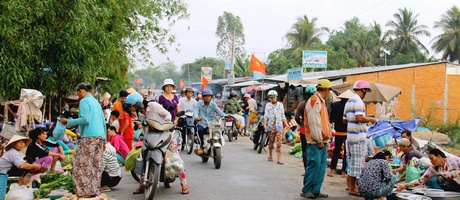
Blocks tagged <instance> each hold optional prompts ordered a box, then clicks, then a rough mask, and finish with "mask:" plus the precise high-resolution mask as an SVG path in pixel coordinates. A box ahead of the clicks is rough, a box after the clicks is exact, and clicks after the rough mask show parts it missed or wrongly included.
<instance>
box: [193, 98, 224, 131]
mask: <svg viewBox="0 0 460 200" xmlns="http://www.w3.org/2000/svg"><path fill="white" fill-rule="evenodd" d="M215 114H217V115H218V116H221V117H225V116H227V115H226V114H225V113H224V112H222V110H220V109H219V107H218V106H217V104H216V103H214V102H212V101H211V102H209V105H208V106H205V105H204V101H203V100H201V101H199V102H197V103H196V104H195V110H194V112H193V117H194V118H195V119H196V118H198V117H202V118H204V119H207V120H208V122H209V123H214V121H215V117H214V115H215ZM197 125H200V126H201V127H203V128H207V127H208V125H207V124H206V122H205V120H201V121H199V122H198V124H197Z"/></svg>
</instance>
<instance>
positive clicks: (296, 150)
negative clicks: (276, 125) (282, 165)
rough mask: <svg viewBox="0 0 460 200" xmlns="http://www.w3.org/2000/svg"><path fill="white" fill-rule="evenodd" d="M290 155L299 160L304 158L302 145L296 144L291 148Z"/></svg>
mask: <svg viewBox="0 0 460 200" xmlns="http://www.w3.org/2000/svg"><path fill="white" fill-rule="evenodd" d="M289 153H290V154H293V155H294V156H295V157H297V158H302V144H301V143H295V145H294V146H293V147H292V148H291V152H289Z"/></svg>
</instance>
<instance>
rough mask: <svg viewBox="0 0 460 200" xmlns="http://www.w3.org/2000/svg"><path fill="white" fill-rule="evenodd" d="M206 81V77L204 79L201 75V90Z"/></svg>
mask: <svg viewBox="0 0 460 200" xmlns="http://www.w3.org/2000/svg"><path fill="white" fill-rule="evenodd" d="M208 82H209V81H208V79H206V78H205V77H204V76H201V90H204V88H205V87H206V85H207V84H208Z"/></svg>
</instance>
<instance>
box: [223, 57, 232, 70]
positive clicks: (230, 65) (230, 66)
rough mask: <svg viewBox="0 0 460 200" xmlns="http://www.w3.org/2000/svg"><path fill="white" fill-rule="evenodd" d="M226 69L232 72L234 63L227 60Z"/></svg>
mask: <svg viewBox="0 0 460 200" xmlns="http://www.w3.org/2000/svg"><path fill="white" fill-rule="evenodd" d="M225 69H226V70H231V69H232V61H231V60H229V59H227V60H225Z"/></svg>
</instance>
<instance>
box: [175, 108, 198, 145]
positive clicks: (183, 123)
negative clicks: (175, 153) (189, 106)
mask: <svg viewBox="0 0 460 200" xmlns="http://www.w3.org/2000/svg"><path fill="white" fill-rule="evenodd" d="M176 116H177V117H179V126H180V128H181V133H182V148H181V150H184V148H185V149H186V151H187V154H191V153H192V152H193V138H194V136H193V134H194V133H195V130H196V129H195V120H194V119H193V112H192V111H191V110H187V111H185V112H184V111H181V112H178V113H177V114H176Z"/></svg>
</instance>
